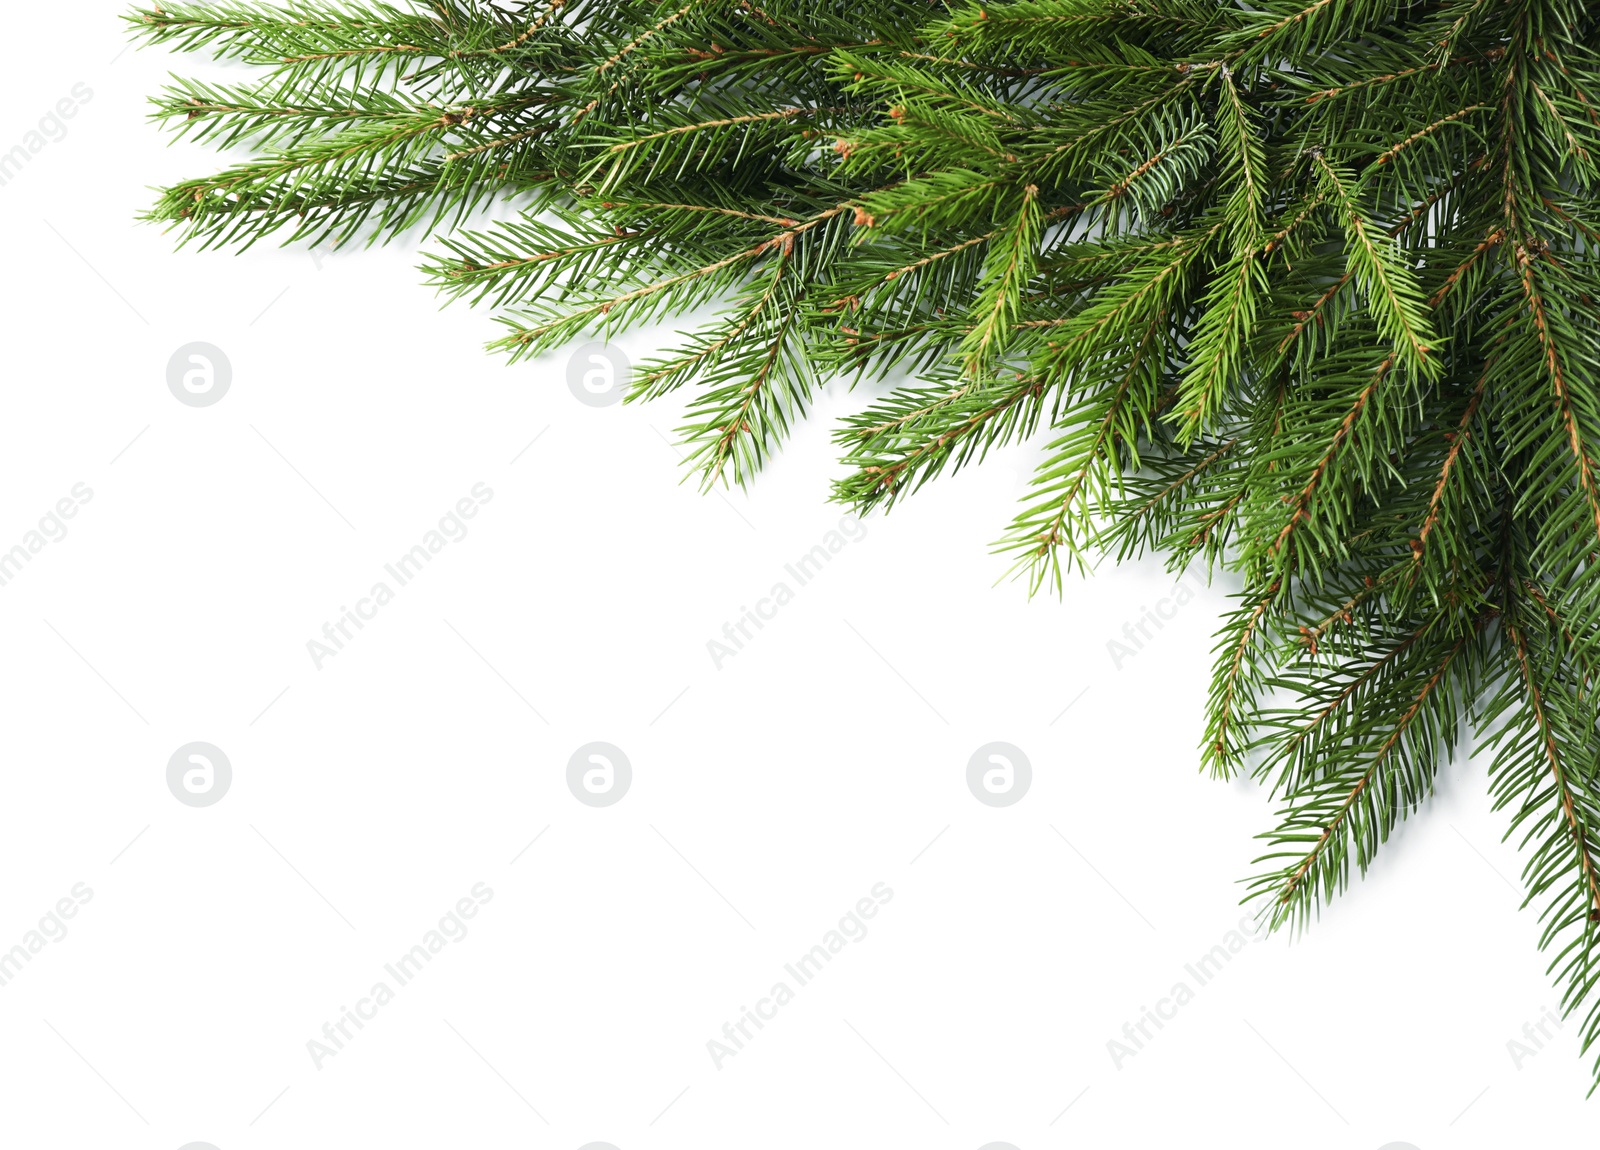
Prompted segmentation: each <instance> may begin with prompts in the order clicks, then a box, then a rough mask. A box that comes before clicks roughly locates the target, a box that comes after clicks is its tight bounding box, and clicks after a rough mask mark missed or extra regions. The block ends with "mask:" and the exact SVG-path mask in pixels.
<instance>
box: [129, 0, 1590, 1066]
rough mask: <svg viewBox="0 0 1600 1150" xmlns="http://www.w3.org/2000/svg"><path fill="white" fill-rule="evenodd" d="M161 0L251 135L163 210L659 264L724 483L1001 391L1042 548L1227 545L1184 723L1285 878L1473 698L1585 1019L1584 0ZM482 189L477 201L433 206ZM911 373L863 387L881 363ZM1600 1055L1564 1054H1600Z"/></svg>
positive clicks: (1368, 825) (593, 271) (1282, 919)
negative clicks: (813, 438) (511, 202)
mask: <svg viewBox="0 0 1600 1150" xmlns="http://www.w3.org/2000/svg"><path fill="white" fill-rule="evenodd" d="M130 21H131V23H132V26H133V27H134V29H136V31H137V33H138V34H140V35H142V36H143V37H144V38H146V39H147V40H150V41H153V42H155V43H160V44H165V45H168V46H169V47H172V48H177V49H181V50H186V51H205V52H208V53H210V54H212V55H214V56H218V57H222V58H225V59H230V60H235V61H240V62H243V63H245V64H249V65H254V66H255V70H254V72H252V73H250V74H249V75H250V78H249V79H248V80H246V81H244V82H235V83H229V84H221V83H202V82H199V81H194V80H174V81H173V82H172V83H171V85H170V86H169V87H168V88H167V89H166V91H164V92H163V93H162V94H161V95H160V96H159V97H158V98H157V99H156V108H155V113H154V115H155V117H156V118H157V119H158V120H160V121H163V122H166V123H167V124H169V125H171V126H172V127H174V128H175V129H176V130H177V131H178V132H180V133H186V134H188V135H190V136H192V137H194V138H198V139H203V140H209V141H212V142H214V143H217V144H219V145H235V146H244V147H246V148H248V149H249V151H248V154H247V156H246V158H243V159H241V160H239V161H237V162H236V163H233V164H231V165H230V166H228V167H225V168H223V169H222V170H221V171H219V172H217V173H216V174H214V175H211V176H207V177H202V178H198V179H194V180H190V181H187V182H185V183H183V184H180V185H178V186H176V187H173V188H170V189H168V190H166V191H165V192H163V193H162V194H161V196H160V198H159V199H158V200H157V202H156V204H155V206H154V207H153V208H152V210H151V212H150V216H151V217H152V218H153V219H156V220H161V221H170V222H171V223H173V224H174V225H176V226H177V228H178V230H179V234H180V235H181V236H182V237H183V239H184V241H185V242H192V243H196V244H200V245H204V246H209V245H217V244H222V245H230V246H234V247H246V246H248V245H250V244H251V243H254V242H255V241H256V240H259V239H262V238H264V237H268V236H275V237H277V238H279V239H284V240H301V241H315V242H322V241H331V242H336V243H346V242H358V241H362V240H366V241H372V240H382V239H385V238H388V237H392V236H394V235H395V234H396V233H398V232H400V231H402V230H404V229H408V228H419V227H420V228H424V229H426V230H428V231H429V232H431V234H432V235H433V237H434V240H435V241H436V242H437V244H438V245H439V250H438V252H437V253H436V254H435V255H433V256H431V257H430V258H429V259H428V262H427V264H426V266H425V274H426V277H427V279H428V280H429V281H430V282H431V283H432V284H433V285H435V286H436V287H437V288H438V289H439V290H440V291H441V292H443V293H444V294H445V295H446V296H448V297H450V298H460V299H465V300H467V301H469V302H472V303H485V304H488V305H490V306H491V307H493V308H495V309H496V310H497V311H498V313H499V317H500V319H501V321H502V322H503V323H504V325H505V331H504V333H503V335H502V336H501V337H500V338H499V339H497V340H496V341H495V342H494V344H493V345H492V346H494V347H495V348H497V349H499V350H501V351H503V352H505V353H507V354H508V355H509V356H510V357H511V358H512V359H520V358H524V357H529V356H535V355H538V354H540V353H543V352H547V351H549V350H551V349H553V348H556V347H559V346H560V345H562V344H565V343H567V342H569V341H571V340H572V339H574V338H576V337H578V336H581V335H594V334H598V335H600V336H604V335H605V334H606V333H607V332H612V331H617V330H620V329H624V328H628V327H631V326H635V325H639V324H643V323H647V322H651V321H657V320H662V319H669V318H672V317H676V316H678V315H681V314H684V313H688V312H691V311H696V312H701V313H706V312H709V313H710V314H711V315H712V316H713V318H711V319H710V320H708V321H706V322H704V323H703V324H702V325H701V326H699V327H697V328H695V329H694V330H690V331H687V332H685V333H684V334H683V336H682V340H681V343H680V344H679V346H677V347H674V348H672V349H670V350H668V351H666V352H665V353H663V354H661V355H660V356H659V357H658V358H656V359H653V360H651V361H650V362H648V363H646V364H644V365H642V368H641V370H640V371H639V372H638V373H637V376H636V379H635V383H634V391H633V394H632V395H631V396H630V398H633V399H650V398H654V397H659V396H662V395H665V394H667V393H669V392H672V391H675V390H677V389H679V388H684V387H688V388H690V389H692V396H693V398H692V400H691V401H690V403H689V406H688V411H689V415H688V417H687V423H686V425H685V426H684V427H682V428H681V435H682V437H683V440H684V442H685V444H686V445H687V446H688V448H689V449H690V450H689V466H690V467H691V468H693V470H694V472H695V473H696V474H697V475H698V476H699V477H700V478H701V479H702V480H703V481H704V482H706V483H708V484H709V483H714V482H732V483H737V484H745V483H748V482H749V481H750V480H751V478H752V476H754V475H755V473H756V472H757V471H758V470H759V469H760V468H761V466H762V464H763V463H764V462H765V461H766V460H767V459H768V457H769V456H770V455H771V454H772V453H773V452H774V451H775V450H777V449H778V448H779V446H780V445H781V443H782V441H783V439H784V437H785V436H786V434H787V433H788V431H789V428H790V427H791V426H792V424H793V423H794V421H796V420H798V419H800V418H803V417H804V416H805V414H806V411H807V409H808V407H809V405H810V403H811V400H812V397H813V395H814V393H815V391H816V389H817V387H818V386H819V384H820V383H821V382H822V381H823V380H825V379H828V378H830V377H835V376H839V375H844V376H847V377H850V378H852V379H855V380H859V381H863V382H865V383H868V384H870V385H871V387H870V390H871V392H872V394H873V395H874V396H875V398H872V399H869V400H866V401H864V402H863V405H862V408H861V410H860V411H859V412H858V413H857V414H855V415H853V416H851V417H849V418H848V419H846V420H845V421H844V423H843V425H842V426H841V427H839V429H838V431H837V439H838V444H839V447H840V450H841V452H842V455H843V464H844V473H843V475H842V476H841V477H840V478H839V479H838V480H837V484H836V495H837V497H838V498H839V499H840V500H841V501H843V502H844V503H847V504H849V505H851V506H853V507H855V508H857V509H859V510H862V511H866V510H869V509H872V508H878V507H883V508H887V507H889V506H892V505H893V504H894V503H895V502H896V501H897V500H899V499H901V498H904V497H906V496H908V495H910V494H911V493H912V492H914V491H916V490H917V489H918V488H920V487H921V486H922V484H924V483H926V482H927V481H928V480H930V479H932V478H934V477H935V476H937V475H939V474H941V473H944V472H947V471H954V470H956V469H958V468H961V467H964V466H968V465H972V464H976V463H978V462H981V461H982V460H983V459H984V457H985V456H986V455H987V453H988V452H989V451H990V450H991V449H993V448H995V447H997V446H1000V445H1003V444H1009V443H1013V442H1016V441H1019V440H1022V439H1032V440H1033V441H1034V442H1036V443H1037V444H1038V445H1039V447H1040V450H1041V452H1042V458H1041V461H1040V463H1039V465H1038V470H1037V473H1036V475H1035V476H1034V479H1033V483H1032V487H1031V489H1030V491H1029V493H1028V495H1027V497H1026V498H1025V500H1024V501H1023V503H1022V505H1021V506H1020V508H1018V509H1017V511H1016V513H1015V516H1014V518H1013V519H1012V520H1011V522H1010V524H1009V526H1008V527H1007V528H1006V529H1005V532H1004V535H1003V537H1002V539H1001V540H1000V542H999V544H998V547H999V550H1000V551H1001V552H1002V553H1003V554H1004V555H1005V556H1006V557H1008V559H1009V561H1010V563H1011V564H1013V565H1014V569H1015V571H1017V572H1018V573H1019V574H1021V575H1022V576H1023V577H1024V578H1025V579H1026V580H1027V582H1028V583H1029V585H1030V586H1031V587H1032V588H1034V589H1038V588H1040V587H1042V586H1051V587H1055V588H1059V587H1060V583H1061V579H1062V574H1063V572H1064V571H1066V570H1070V569H1072V568H1075V567H1079V566H1083V565H1085V564H1086V563H1087V562H1089V561H1091V560H1092V558H1093V557H1095V556H1098V555H1099V554H1101V553H1104V552H1110V553H1112V554H1114V555H1115V556H1117V557H1130V556H1136V555H1139V554H1142V553H1145V552H1152V551H1153V552H1159V553H1162V554H1164V555H1166V556H1168V557H1169V559H1170V562H1171V563H1172V564H1173V566H1174V567H1175V568H1181V567H1183V566H1185V565H1188V564H1202V565H1205V566H1206V567H1207V568H1208V569H1215V568H1218V567H1220V568H1222V569H1225V570H1226V571H1228V572H1230V573H1232V574H1231V577H1232V578H1233V579H1234V580H1236V581H1237V582H1238V583H1239V584H1241V585H1242V591H1241V592H1240V594H1239V597H1238V600H1237V603H1236V605H1235V606H1234V608H1233V609H1232V610H1231V611H1230V612H1229V613H1228V614H1227V615H1226V617H1225V618H1224V619H1223V621H1222V625H1221V630H1220V632H1219V634H1218V636H1217V645H1216V651H1215V673H1214V676H1213V680H1212V683H1211V688H1210V696H1209V703H1208V708H1207V722H1206V729H1205V734H1204V739H1203V743H1202V747H1203V752H1202V754H1203V759H1204V762H1205V763H1206V764H1207V765H1208V766H1209V767H1210V768H1211V769H1212V770H1214V771H1215V772H1216V773H1218V774H1221V775H1228V774H1231V773H1233V772H1236V771H1239V770H1245V771H1249V772H1252V773H1253V774H1254V775H1255V776H1256V777H1258V778H1260V779H1261V780H1262V781H1263V782H1264V783H1265V784H1267V785H1268V786H1269V787H1270V788H1271V789H1272V792H1273V794H1274V796H1275V797H1276V799H1277V800H1278V801H1279V802H1280V803H1281V811H1280V813H1279V815H1278V822H1277V825H1276V826H1275V827H1274V828H1273V829H1272V830H1270V831H1269V832H1268V833H1267V834H1265V835H1264V836H1263V838H1264V839H1265V842H1266V848H1265V852H1266V853H1265V854H1264V856H1263V857H1262V858H1261V859H1260V860H1259V864H1258V870H1257V873H1256V874H1255V875H1254V877H1252V878H1251V879H1250V880H1248V892H1249V897H1250V898H1251V899H1253V900H1255V902H1256V904H1257V905H1258V906H1259V907H1260V908H1261V910H1262V913H1263V915H1264V917H1265V918H1266V919H1267V920H1268V921H1269V922H1270V923H1271V924H1272V925H1274V926H1280V925H1286V924H1287V925H1290V926H1298V925H1303V924H1304V923H1305V922H1306V921H1307V920H1308V919H1309V918H1310V917H1311V916H1313V915H1314V914H1316V913H1317V912H1318V911H1319V910H1320V908H1321V907H1322V906H1323V905H1324V904H1325V903H1326V902H1327V901H1328V900H1329V899H1331V898H1332V897H1333V896H1334V895H1335V894H1337V893H1338V892H1339V891H1341V890H1342V889H1343V888H1344V887H1345V886H1346V884H1347V883H1348V882H1349V880H1350V878H1351V872H1352V870H1353V869H1354V870H1357V871H1365V869H1366V868H1367V867H1368V866H1369V865H1371V863H1372V862H1373V860H1374V858H1375V857H1376V855H1377V853H1378V851H1379V849H1380V847H1381V845H1382V844H1383V842H1384V841H1385V840H1386V839H1387V838H1388V836H1389V835H1390V833H1391V832H1392V831H1393V830H1394V828H1395V827H1396V825H1397V824H1398V822H1399V821H1400V820H1401V819H1403V818H1405V817H1406V816H1407V815H1409V814H1411V813H1412V812H1414V811H1416V810H1417V809H1418V808H1419V806H1420V805H1421V804H1422V803H1423V802H1424V800H1425V799H1426V798H1427V797H1428V795H1429V793H1430V792H1431V790H1432V789H1433V786H1434V783H1435V776H1436V773H1437V771H1438V769H1439V767H1440V766H1441V764H1443V763H1445V762H1448V761H1449V758H1450V756H1451V755H1452V753H1454V752H1455V751H1456V750H1457V749H1458V748H1459V747H1460V740H1461V737H1462V733H1463V732H1464V731H1467V730H1472V731H1475V732H1476V736H1477V743H1478V746H1479V747H1480V752H1479V753H1481V754H1482V755H1484V756H1485V757H1486V758H1487V759H1488V760H1489V776H1490V786H1491V790H1492V795H1493V800H1494V802H1495V804H1496V805H1497V806H1498V807H1499V808H1501V809H1503V810H1504V811H1505V812H1506V814H1507V817H1508V831H1507V835H1508V837H1510V838H1512V839H1514V840H1515V841H1516V842H1517V844H1518V845H1519V846H1520V847H1521V849H1522V850H1523V851H1524V854H1525V857H1526V860H1527V865H1526V868H1525V870H1524V872H1523V879H1524V883H1525V887H1526V897H1527V903H1528V904H1529V905H1532V906H1534V907H1536V908H1537V913H1538V914H1539V916H1540V921H1541V923H1542V927H1543V935H1542V940H1541V945H1542V946H1543V947H1544V949H1545V951H1546V953H1547V954H1548V955H1549V956H1550V967H1549V969H1550V973H1551V975H1552V976H1553V977H1554V978H1555V980H1556V982H1557V984H1558V985H1559V987H1560V988H1561V991H1562V994H1563V999H1562V1004H1563V1008H1564V1010H1565V1011H1566V1012H1567V1013H1569V1014H1573V1015H1576V1016H1577V1017H1579V1018H1580V1019H1581V1022H1582V1034H1583V1040H1584V1047H1585V1050H1587V1049H1588V1048H1589V1047H1590V1046H1593V1045H1594V1044H1595V1042H1596V1040H1597V1038H1600V988H1597V986H1596V982H1597V980H1600V732H1597V714H1600V712H1597V702H1596V699H1597V694H1596V692H1597V684H1596V673H1597V671H1600V565H1597V555H1600V321H1597V318H1596V317H1597V307H1600V304H1597V300H1600V254H1597V253H1600V231H1597V229H1600V194H1597V192H1600V188H1597V184H1600V169H1597V160H1596V157H1597V155H1600V52H1597V49H1600V5H1595V4H1593V3H1584V2H1581V0H1496V2H1494V3H1488V2H1486V0H1436V2H1432V3H1427V4H1421V3H1405V2H1400V0H1309V2H1308V0H1251V3H1248V4H1246V3H1243V2H1231V3H1212V2H1208V0H998V2H995V3H976V4H974V3H966V2H962V3H950V4H949V5H943V4H939V3H929V2H926V0H850V2H848V3H841V2H837V0H820V2H819V0H686V2H682V3H680V0H665V2H661V3H655V2H646V0H605V2H600V0H539V2H538V3H529V4H505V3H502V4H498V5H496V4H490V3H488V2H487V0H438V2H434V3H416V4H410V5H403V6H402V5H395V4H387V3H377V2H358V0H349V2H334V0H322V2H311V0H304V2H299V0H291V2H286V3H283V4H281V5H277V6H269V5H267V4H263V3H256V2H253V0H213V2H208V3H198V4H162V5H160V6H154V5H151V6H148V7H144V8H141V9H138V10H136V11H135V12H133V13H132V14H131V15H130ZM503 194H512V195H514V196H516V197H517V202H518V203H519V204H520V206H521V207H522V208H523V209H524V211H523V213H522V215H521V217H520V218H519V219H517V220H515V221H513V222H509V223H503V224H497V225H493V226H487V227H476V228H474V227H468V226H466V224H467V220H468V217H469V214H470V213H471V212H472V211H473V209H475V208H477V207H479V206H481V205H483V204H484V203H485V202H487V201H488V199H489V198H490V197H493V196H499V195H503ZM891 376H893V377H894V378H895V379H900V380H903V379H907V378H909V379H911V380H913V382H911V383H906V384H900V385H893V386H891V385H890V384H888V383H885V382H884V381H885V380H887V379H889V378H890V377H891ZM1596 1069H1597V1073H1600V1063H1597V1067H1596Z"/></svg>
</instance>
